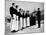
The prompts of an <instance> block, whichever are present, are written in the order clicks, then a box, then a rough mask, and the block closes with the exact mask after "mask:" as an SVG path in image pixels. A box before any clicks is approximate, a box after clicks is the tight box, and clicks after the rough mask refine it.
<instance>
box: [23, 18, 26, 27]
mask: <svg viewBox="0 0 46 35" xmlns="http://www.w3.org/2000/svg"><path fill="white" fill-rule="evenodd" d="M23 27H24V28H25V27H26V18H24V26H23Z"/></svg>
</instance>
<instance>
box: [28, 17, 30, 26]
mask: <svg viewBox="0 0 46 35" xmlns="http://www.w3.org/2000/svg"><path fill="white" fill-rule="evenodd" d="M27 26H30V18H29V17H27Z"/></svg>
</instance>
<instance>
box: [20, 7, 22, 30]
mask: <svg viewBox="0 0 46 35" xmlns="http://www.w3.org/2000/svg"><path fill="white" fill-rule="evenodd" d="M21 29H22V9H21V8H20V9H19V30H21Z"/></svg>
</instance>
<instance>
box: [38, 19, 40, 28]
mask: <svg viewBox="0 0 46 35" xmlns="http://www.w3.org/2000/svg"><path fill="white" fill-rule="evenodd" d="M38 27H39V28H40V20H38Z"/></svg>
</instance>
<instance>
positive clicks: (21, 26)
mask: <svg viewBox="0 0 46 35" xmlns="http://www.w3.org/2000/svg"><path fill="white" fill-rule="evenodd" d="M19 29H20V30H21V29H22V17H20V27H19Z"/></svg>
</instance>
